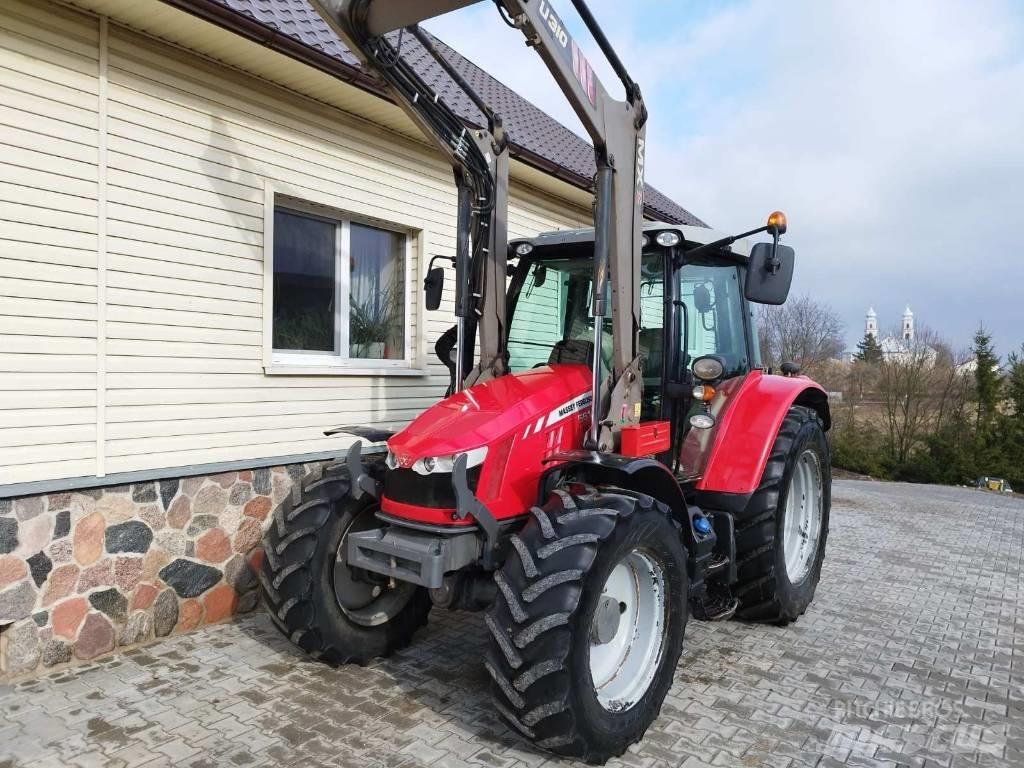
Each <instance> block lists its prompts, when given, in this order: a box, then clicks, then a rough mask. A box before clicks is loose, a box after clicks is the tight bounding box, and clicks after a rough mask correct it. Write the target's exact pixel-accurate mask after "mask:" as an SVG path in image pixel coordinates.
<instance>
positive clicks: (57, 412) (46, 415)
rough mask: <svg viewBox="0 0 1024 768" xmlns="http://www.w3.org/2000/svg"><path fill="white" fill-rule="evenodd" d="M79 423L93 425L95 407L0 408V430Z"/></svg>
mask: <svg viewBox="0 0 1024 768" xmlns="http://www.w3.org/2000/svg"><path fill="white" fill-rule="evenodd" d="M94 402H95V401H94ZM81 424H91V425H93V427H95V425H96V409H95V408H89V407H86V408H82V407H77V408H76V407H74V406H66V407H63V406H62V407H58V408H53V407H31V406H25V407H22V408H17V409H13V408H12V409H7V410H0V430H4V429H11V428H14V427H60V426H71V425H81Z"/></svg>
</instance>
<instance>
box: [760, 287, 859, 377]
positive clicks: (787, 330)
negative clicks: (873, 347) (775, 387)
mask: <svg viewBox="0 0 1024 768" xmlns="http://www.w3.org/2000/svg"><path fill="white" fill-rule="evenodd" d="M758 328H759V332H760V344H761V360H762V361H763V362H764V364H765V365H768V366H771V367H772V368H775V369H778V367H779V366H780V365H782V363H785V362H793V363H797V364H798V365H799V366H800V367H801V368H802V369H803V371H804V372H805V373H808V374H814V373H815V372H816V371H818V370H819V369H821V368H822V367H823V365H824V364H825V363H826V362H827V361H828V360H831V359H832V358H834V357H837V356H838V355H839V354H840V353H842V351H843V346H844V344H843V321H842V320H840V319H839V315H837V314H836V312H835V310H833V309H832V307H830V306H829V305H827V304H823V303H821V302H819V301H815V300H814V299H813V298H811V297H810V296H798V297H797V298H794V299H790V300H789V301H787V302H786V303H785V304H783V305H782V306H780V307H771V306H767V305H763V304H762V305H760V307H759V309H758Z"/></svg>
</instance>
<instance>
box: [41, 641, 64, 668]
mask: <svg viewBox="0 0 1024 768" xmlns="http://www.w3.org/2000/svg"><path fill="white" fill-rule="evenodd" d="M42 655H43V666H44V667H55V666H57V665H58V664H67V663H68V662H69V661H71V646H70V645H68V644H67V643H62V642H61V641H60V640H47V641H46V642H45V643H44V644H43V654H42Z"/></svg>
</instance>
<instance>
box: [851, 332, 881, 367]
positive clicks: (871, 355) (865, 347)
mask: <svg viewBox="0 0 1024 768" xmlns="http://www.w3.org/2000/svg"><path fill="white" fill-rule="evenodd" d="M853 358H854V360H859V361H861V362H863V363H880V362H882V346H881V345H880V344H879V343H878V339H876V338H875V337H874V335H873V334H870V333H865V334H864V338H863V340H861V341H859V342H857V352H856V354H855V355H854V356H853Z"/></svg>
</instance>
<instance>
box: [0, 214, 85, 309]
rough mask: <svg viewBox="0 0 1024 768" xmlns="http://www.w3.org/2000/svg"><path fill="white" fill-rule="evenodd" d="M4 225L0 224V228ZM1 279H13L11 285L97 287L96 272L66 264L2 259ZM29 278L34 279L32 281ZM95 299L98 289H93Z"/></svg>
mask: <svg viewBox="0 0 1024 768" xmlns="http://www.w3.org/2000/svg"><path fill="white" fill-rule="evenodd" d="M3 226H4V224H3V223H0V227H3ZM0 277H7V278H11V283H14V282H16V281H21V280H24V281H25V282H36V281H44V282H47V283H67V284H69V285H73V286H78V287H82V288H87V287H88V286H94V285H96V270H95V269H86V268H85V267H69V266H66V265H64V264H44V263H42V262H38V261H21V260H20V259H15V258H7V257H4V258H0ZM27 278H32V279H31V280H29V279H27ZM7 286H8V283H6V282H5V284H4V285H3V286H2V287H0V293H5V292H6V291H5V289H6V288H7ZM90 292H91V294H92V296H91V297H90V298H92V299H95V297H96V289H95V288H92V289H91V291H90Z"/></svg>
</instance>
